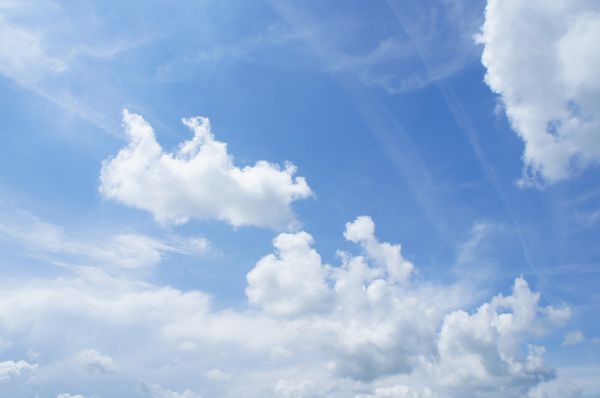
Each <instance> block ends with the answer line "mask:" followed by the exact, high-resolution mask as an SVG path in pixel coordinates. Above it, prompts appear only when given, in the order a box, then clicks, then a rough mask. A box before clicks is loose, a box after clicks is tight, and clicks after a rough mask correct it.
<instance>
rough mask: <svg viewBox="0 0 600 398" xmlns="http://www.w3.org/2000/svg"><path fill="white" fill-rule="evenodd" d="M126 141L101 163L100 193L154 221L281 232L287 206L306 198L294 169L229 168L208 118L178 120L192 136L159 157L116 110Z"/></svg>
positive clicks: (134, 119) (290, 219)
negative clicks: (197, 221) (205, 221)
mask: <svg viewBox="0 0 600 398" xmlns="http://www.w3.org/2000/svg"><path fill="white" fill-rule="evenodd" d="M123 123H124V126H125V132H126V135H127V138H128V140H129V144H128V146H127V147H126V148H123V149H122V150H121V151H120V152H119V153H118V154H117V155H116V156H115V157H114V158H111V159H107V160H106V161H104V162H103V164H102V171H101V174H100V192H101V193H102V195H104V196H105V197H106V198H110V199H114V200H117V201H120V202H122V203H125V204H127V205H130V206H133V207H137V208H140V209H144V210H147V211H150V212H152V213H153V214H154V217H155V218H156V219H157V220H159V221H162V222H176V223H181V222H186V221H187V220H188V219H190V218H198V219H218V220H223V221H227V222H229V223H230V224H232V225H234V226H244V225H256V226H261V227H270V228H276V229H281V228H286V227H288V226H290V225H292V224H294V222H295V218H294V214H293V212H292V210H291V209H290V204H291V203H292V202H293V201H295V200H298V199H303V198H307V197H309V196H311V195H312V191H311V189H310V188H309V186H308V184H307V183H306V180H305V179H304V178H303V177H297V176H296V177H295V176H294V174H295V173H296V167H295V166H294V165H292V164H291V163H286V165H285V167H284V168H281V167H279V166H278V165H276V164H271V163H268V162H266V161H262V160H261V161H258V162H256V164H255V165H254V166H245V167H243V168H239V167H236V166H235V165H234V163H233V158H232V157H231V155H230V154H229V153H228V152H227V145H226V144H225V143H223V142H219V141H216V140H215V139H214V136H213V133H212V132H211V130H210V123H209V121H208V119H206V118H203V117H195V118H189V119H183V123H184V124H185V125H186V126H187V127H189V128H190V129H191V130H192V131H193V132H194V137H193V138H192V139H191V140H189V141H185V142H183V143H181V145H180V146H179V148H178V149H177V151H176V152H175V153H168V152H165V151H164V150H163V149H162V148H161V146H160V145H159V144H158V142H157V141H156V138H155V136H154V131H153V130H152V127H151V126H150V125H149V124H148V123H147V122H146V121H145V120H144V119H143V118H142V117H141V116H139V115H136V114H132V113H129V112H128V111H127V110H125V111H123Z"/></svg>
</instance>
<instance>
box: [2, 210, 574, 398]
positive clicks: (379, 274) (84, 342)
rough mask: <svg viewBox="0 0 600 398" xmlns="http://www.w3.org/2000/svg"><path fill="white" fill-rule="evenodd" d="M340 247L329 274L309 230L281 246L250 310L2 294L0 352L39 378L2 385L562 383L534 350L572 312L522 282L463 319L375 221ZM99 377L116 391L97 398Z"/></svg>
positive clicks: (43, 285)
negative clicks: (32, 353)
mask: <svg viewBox="0 0 600 398" xmlns="http://www.w3.org/2000/svg"><path fill="white" fill-rule="evenodd" d="M344 236H345V237H346V239H348V240H349V241H350V242H353V243H356V244H357V249H358V252H359V253H358V254H353V253H350V252H344V251H340V252H339V255H338V257H339V260H340V264H339V265H329V264H325V263H323V262H322V258H321V255H320V254H319V253H318V252H317V251H316V250H315V249H314V248H313V247H312V245H313V240H312V237H311V236H310V235H309V234H308V233H306V232H304V231H301V232H298V233H294V234H289V233H283V234H280V235H279V236H277V237H276V238H275V239H274V241H273V244H274V249H273V253H271V254H267V255H266V256H263V257H262V258H261V259H259V260H258V261H257V263H256V264H255V266H254V267H253V268H252V269H251V270H250V271H249V272H248V275H247V279H248V286H247V290H246V293H247V296H248V303H249V304H250V306H249V307H248V308H245V309H244V308H241V309H231V308H224V309H217V308H216V307H215V305H214V304H213V301H214V299H213V298H212V297H211V296H209V295H207V294H206V293H203V292H200V291H197V290H190V291H188V292H183V291H180V290H177V289H173V288H170V287H160V286H155V285H152V284H150V283H139V281H135V280H132V281H131V282H127V280H124V279H122V278H120V279H119V283H112V284H111V283H105V281H106V279H107V278H110V276H108V275H104V276H102V278H99V279H98V280H97V279H95V278H96V277H97V276H98V274H97V273H96V274H78V275H76V277H74V278H68V277H63V278H59V279H45V280H40V281H30V282H23V283H20V284H17V285H15V284H11V285H4V286H2V291H3V295H2V297H1V298H0V333H1V335H2V336H3V339H5V340H6V341H7V342H10V344H11V346H13V347H23V348H25V347H26V348H31V347H34V348H35V350H36V351H37V352H40V356H39V361H38V362H39V364H38V365H30V364H28V363H26V362H12V361H11V362H7V363H3V364H2V366H1V367H0V368H2V369H4V368H6V369H7V370H6V371H4V370H0V375H1V374H6V375H14V374H16V372H17V370H16V369H17V368H18V367H19V366H20V368H21V369H23V370H24V369H25V368H27V369H28V371H30V372H34V373H35V376H36V379H37V380H49V379H51V378H53V377H57V376H56V375H57V374H61V373H64V375H67V374H69V372H71V373H72V372H73V371H74V370H76V369H83V370H84V371H85V372H83V373H82V372H80V374H81V381H82V382H83V383H84V384H85V386H86V388H85V389H82V388H81V386H80V385H70V384H69V382H68V380H69V378H61V377H58V379H57V380H61V383H62V384H61V385H59V386H57V391H56V394H58V393H60V392H61V391H65V390H67V391H69V390H70V391H80V392H81V393H82V394H84V395H85V396H90V395H94V394H97V392H98V391H103V392H105V393H106V394H109V395H110V394H113V395H123V394H130V393H131V392H132V391H141V392H142V393H143V394H144V395H147V396H151V397H186V398H187V397H197V396H200V395H202V396H221V397H239V396H245V397H272V398H284V397H306V398H308V397H356V398H371V397H457V398H458V397H460V398H465V397H467V398H469V397H473V398H475V397H483V396H485V397H503V398H505V397H515V398H516V397H523V396H526V395H527V394H534V393H535V392H536V391H545V390H542V389H541V388H547V387H546V386H547V385H548V383H551V382H553V380H555V379H556V372H555V371H554V370H553V369H552V368H550V367H549V366H548V365H546V364H545V362H544V359H543V357H544V351H545V349H544V348H543V347H541V346H539V345H532V344H530V343H529V342H530V341H531V339H536V338H539V337H541V336H543V335H545V334H547V333H550V332H552V331H553V330H555V329H556V328H558V327H560V326H561V325H562V324H564V323H565V322H566V321H567V319H568V318H569V316H570V310H569V309H568V308H567V307H553V306H543V305H541V304H540V300H541V297H540V294H539V293H536V292H533V291H532V290H531V289H530V288H529V286H528V284H527V282H526V281H525V280H524V279H522V278H517V279H516V280H515V282H514V285H513V287H512V291H511V292H510V294H508V295H502V294H499V295H496V296H494V297H493V298H491V300H489V301H488V302H485V303H483V304H481V305H479V306H478V307H477V308H475V309H473V310H470V311H467V310H463V309H461V308H472V305H471V304H469V303H471V302H472V301H473V299H474V297H475V292H474V290H472V289H470V288H469V287H468V285H464V284H461V283H457V284H455V285H449V286H448V285H446V286H441V285H437V284H430V283H426V282H423V281H418V280H416V279H415V278H414V277H413V274H414V272H415V267H414V266H413V264H412V263H410V262H409V261H407V260H406V259H405V258H404V256H403V254H402V250H401V247H400V245H398V244H392V243H387V242H382V241H380V240H379V239H378V238H377V236H376V234H375V225H374V223H373V221H372V220H371V219H370V218H369V217H364V216H363V217H359V218H357V219H356V220H354V221H353V222H350V223H348V224H347V225H346V229H345V232H344ZM284 292H286V294H284ZM66 330H68V334H69V336H70V337H69V339H67V340H65V339H64V335H65V331H66ZM90 330H93V331H94V333H90ZM114 336H118V339H117V340H116V341H118V343H115V340H114ZM49 342H52V344H50V345H49ZM56 342H61V344H60V345H59V349H56ZM90 347H95V348H93V349H92V348H90ZM123 347H126V348H123ZM149 347H151V349H149ZM18 364H21V365H18ZM65 372H66V373H65ZM198 375H205V377H198ZM150 376H152V381H151V382H150V381H144V380H149V377H150ZM7 377H8V376H7ZM106 377H111V378H112V379H114V380H118V381H119V382H118V383H114V386H112V385H111V386H109V387H107V386H106V385H105V383H104V382H102V381H101V380H100V379H101V378H106ZM162 386H169V387H168V388H166V387H162ZM540 386H541V387H540ZM111 388H114V390H111ZM23 391H26V390H23ZM176 391H183V392H182V393H178V392H176ZM544 393H545V392H544ZM532 396H533V395H532Z"/></svg>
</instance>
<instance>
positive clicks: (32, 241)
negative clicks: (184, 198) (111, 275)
mask: <svg viewBox="0 0 600 398" xmlns="http://www.w3.org/2000/svg"><path fill="white" fill-rule="evenodd" d="M0 214H1V216H2V221H0V238H4V239H7V240H11V241H14V242H16V243H18V244H19V245H21V246H24V247H25V248H26V251H27V252H30V253H31V254H33V255H40V254H41V255H44V256H49V257H54V256H56V257H60V259H61V261H62V262H66V261H70V262H77V263H79V264H94V265H101V266H109V267H113V268H117V269H139V268H148V267H152V266H155V265H157V264H159V263H160V262H161V260H162V259H163V257H164V255H165V254H166V253H178V254H185V255H199V254H203V253H205V252H206V251H208V249H209V247H210V244H209V242H208V240H207V239H205V238H202V237H189V238H181V237H176V236H172V237H170V239H167V240H159V239H155V238H152V237H150V236H146V235H142V234H137V233H130V232H129V233H119V234H116V235H113V236H110V237H104V238H102V239H82V238H81V237H74V236H72V235H71V234H68V233H66V232H65V231H64V229H63V228H61V227H60V226H57V225H55V224H51V223H48V222H45V221H42V220H40V219H39V218H38V217H36V216H35V215H33V214H31V213H28V212H26V211H12V212H8V211H6V210H5V209H3V208H1V211H0Z"/></svg>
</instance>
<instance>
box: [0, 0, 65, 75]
mask: <svg viewBox="0 0 600 398" xmlns="http://www.w3.org/2000/svg"><path fill="white" fill-rule="evenodd" d="M8 8H9V9H10V8H13V7H8ZM14 8H16V7H14ZM66 68H67V65H66V64H65V63H64V62H63V61H62V60H61V59H59V58H57V57H54V56H52V55H50V54H49V53H48V52H47V50H46V49H45V47H44V44H43V37H42V35H41V34H39V33H38V32H35V31H34V30H29V29H25V28H23V27H21V26H19V25H16V24H14V23H12V22H11V21H9V20H7V19H6V18H5V17H4V16H2V15H0V74H2V75H5V76H7V77H9V78H11V79H13V80H15V81H17V82H18V83H20V84H25V85H33V84H35V83H36V81H38V80H40V79H41V78H43V77H44V76H45V75H48V74H54V73H59V72H62V71H64V70H65V69H66Z"/></svg>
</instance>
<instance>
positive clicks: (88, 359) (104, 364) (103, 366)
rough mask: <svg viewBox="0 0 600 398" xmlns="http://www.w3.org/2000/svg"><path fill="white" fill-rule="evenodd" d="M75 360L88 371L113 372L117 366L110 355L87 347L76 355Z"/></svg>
mask: <svg viewBox="0 0 600 398" xmlns="http://www.w3.org/2000/svg"><path fill="white" fill-rule="evenodd" d="M77 362H78V363H79V366H81V368H82V369H83V370H85V371H86V372H88V373H103V374H108V373H114V372H115V370H116V369H117V367H116V366H115V363H114V361H113V360H112V358H111V357H109V356H107V355H104V354H101V353H100V352H98V351H96V350H93V349H88V350H84V351H82V352H80V353H79V354H78V355H77Z"/></svg>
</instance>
